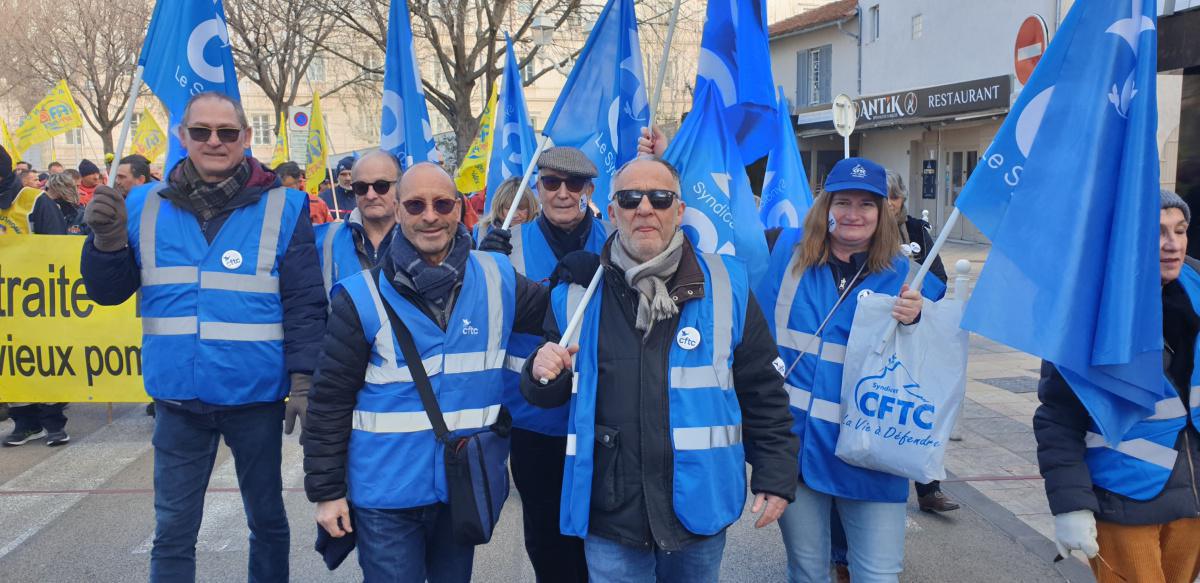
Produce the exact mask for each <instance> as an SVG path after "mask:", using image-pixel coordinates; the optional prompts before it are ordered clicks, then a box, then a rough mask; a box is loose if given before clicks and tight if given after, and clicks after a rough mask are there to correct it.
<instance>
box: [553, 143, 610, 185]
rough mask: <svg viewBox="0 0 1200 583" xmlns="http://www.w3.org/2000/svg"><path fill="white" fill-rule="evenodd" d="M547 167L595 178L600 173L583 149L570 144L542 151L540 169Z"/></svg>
mask: <svg viewBox="0 0 1200 583" xmlns="http://www.w3.org/2000/svg"><path fill="white" fill-rule="evenodd" d="M547 169H548V170H555V171H557V172H562V173H563V174H566V175H568V176H581V177H583V178H595V177H597V176H599V175H600V173H599V172H598V171H596V165H595V164H593V163H592V161H591V160H588V157H587V156H585V155H584V153H583V150H580V149H579V148H571V147H568V146H555V147H553V148H550V149H548V150H545V151H543V152H542V155H541V156H540V157H539V158H538V170H547Z"/></svg>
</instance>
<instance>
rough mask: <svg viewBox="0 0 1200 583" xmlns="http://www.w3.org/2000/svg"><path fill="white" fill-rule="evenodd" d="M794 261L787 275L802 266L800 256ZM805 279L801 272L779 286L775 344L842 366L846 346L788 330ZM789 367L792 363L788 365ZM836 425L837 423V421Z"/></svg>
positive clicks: (789, 266) (794, 256) (794, 254)
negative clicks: (801, 284)
mask: <svg viewBox="0 0 1200 583" xmlns="http://www.w3.org/2000/svg"><path fill="white" fill-rule="evenodd" d="M792 255H793V257H792V261H791V262H790V263H788V267H787V273H789V274H790V273H795V271H794V270H795V269H796V268H797V267H798V266H799V265H800V254H799V253H793V254H792ZM802 279H804V273H803V272H801V273H800V275H799V276H798V277H795V278H791V277H785V278H784V279H783V282H782V283H780V286H779V301H778V302H776V303H775V331H776V332H775V334H776V338H775V343H776V344H778V345H779V347H780V348H790V349H792V350H795V351H796V352H803V353H806V354H811V355H813V356H817V357H819V358H820V359H821V360H824V361H826V362H832V363H834V364H842V363H843V362H845V361H846V345H845V344H838V343H836V342H825V343H822V342H821V339H820V338H817V337H816V336H814V335H812V334H809V333H807V332H800V331H798V330H792V329H791V328H788V320H790V319H791V318H790V317H791V314H792V303H793V302H795V301H796V292H797V291H799V289H800V280H802ZM786 364H787V365H788V366H789V367H790V365H791V363H790V362H789V363H786ZM835 423H836V421H835Z"/></svg>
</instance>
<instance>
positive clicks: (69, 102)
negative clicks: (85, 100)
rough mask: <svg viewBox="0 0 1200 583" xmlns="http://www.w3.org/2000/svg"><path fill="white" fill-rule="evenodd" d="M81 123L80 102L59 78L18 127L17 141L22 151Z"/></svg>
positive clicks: (78, 126)
mask: <svg viewBox="0 0 1200 583" xmlns="http://www.w3.org/2000/svg"><path fill="white" fill-rule="evenodd" d="M80 127H83V116H82V115H80V113H79V106H77V105H75V99H73V98H72V97H71V90H70V89H68V88H67V82H66V81H59V82H58V84H57V85H55V86H54V89H51V90H50V94H49V95H47V96H46V97H45V98H43V99H42V100H41V101H39V102H38V104H37V105H35V106H34V107H33V109H32V110H31V111H30V112H29V114H28V115H26V116H25V117H23V118H21V124H20V125H19V126H18V127H17V135H16V138H17V139H16V145H17V149H19V150H21V151H22V152H24V151H26V150H28V149H29V148H30V146H33V145H35V144H40V143H42V142H44V141H46V140H49V139H50V138H53V137H54V136H57V135H60V134H65V133H67V132H68V131H70V130H73V129H75V128H80Z"/></svg>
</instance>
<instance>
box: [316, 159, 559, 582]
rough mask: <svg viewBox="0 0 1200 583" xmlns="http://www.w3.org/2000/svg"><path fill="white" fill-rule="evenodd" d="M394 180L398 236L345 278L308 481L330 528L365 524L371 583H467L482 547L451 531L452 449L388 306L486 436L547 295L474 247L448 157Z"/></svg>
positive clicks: (444, 398)
mask: <svg viewBox="0 0 1200 583" xmlns="http://www.w3.org/2000/svg"><path fill="white" fill-rule="evenodd" d="M361 163H362V162H360V164H361ZM355 170H356V172H358V173H357V174H356V180H359V179H361V178H362V177H364V176H366V172H365V170H366V169H365V168H364V169H361V170H360V169H359V168H358V167H357V166H356V167H355ZM396 188H397V189H398V194H399V203H400V207H399V210H398V211H397V212H396V221H397V223H399V226H400V233H399V234H398V235H397V236H396V237H395V238H394V239H393V240H392V243H391V245H390V246H389V247H388V249H387V253H386V254H385V255H384V256H383V257H382V258H381V259H380V262H379V265H378V266H376V267H375V268H373V269H372V270H370V271H362V272H359V273H358V274H357V275H354V276H350V277H346V278H344V279H342V280H341V281H339V282H338V283H337V284H336V285H335V289H334V293H333V300H332V302H333V309H332V311H331V312H330V315H329V327H328V332H327V334H326V337H325V345H324V350H323V353H322V356H321V362H320V364H319V368H320V370H321V374H320V375H319V378H318V381H317V383H316V386H315V387H314V388H313V392H312V395H311V397H310V404H309V409H308V417H307V419H306V421H307V425H305V426H304V436H303V440H302V441H303V443H304V469H305V472H306V476H305V481H304V487H305V492H306V493H307V494H308V498H309V500H311V501H313V502H316V503H317V516H316V519H317V523H318V524H319V525H320V526H321V528H323V529H324V530H325V531H326V532H328V533H329V535H330V536H331V537H334V538H341V537H343V536H345V535H346V533H348V532H353V533H354V536H355V539H356V543H357V547H358V559H359V564H360V566H361V567H362V571H363V577H364V578H365V579H366V580H367V581H376V580H378V581H404V582H423V581H425V580H426V579H428V580H429V581H439V582H446V583H455V582H462V583H466V582H467V581H469V580H470V579H471V561H472V556H473V555H474V547H473V546H470V545H464V544H462V543H459V542H457V541H456V540H455V538H454V536H453V528H452V525H451V521H450V512H449V504H450V503H451V501H450V499H449V495H448V493H447V491H446V485H445V479H444V476H443V475H440V474H439V473H440V472H443V471H444V468H443V464H442V463H441V462H440V461H437V460H440V459H442V453H443V451H442V449H441V448H442V446H441V445H439V442H438V441H437V438H436V437H435V436H434V433H433V431H432V430H431V428H430V424H429V419H428V417H427V414H426V413H425V408H424V406H423V405H422V401H421V398H420V394H419V392H418V389H417V387H416V384H415V380H414V378H415V377H414V376H413V369H412V367H413V366H415V365H416V364H415V363H411V362H408V361H407V360H406V359H405V358H404V350H403V349H402V348H400V347H399V344H398V340H396V339H395V337H394V330H393V329H392V327H391V324H390V317H389V314H388V313H387V310H388V309H391V310H393V311H394V312H395V314H396V316H397V318H398V319H399V321H401V322H403V323H404V325H405V327H406V328H408V329H409V330H410V331H411V334H412V339H413V343H414V344H415V349H416V351H417V352H418V353H420V354H421V357H422V366H423V367H424V368H425V371H426V373H427V374H428V377H429V381H430V383H431V384H432V386H433V387H435V388H436V391H437V399H438V406H439V408H440V409H441V410H442V413H443V416H444V417H445V419H446V423H447V426H448V427H449V429H450V430H451V431H455V430H460V431H466V432H478V431H480V430H484V429H486V428H489V427H492V426H494V425H497V424H504V423H506V422H507V418H508V414H507V412H506V410H505V409H504V408H503V406H502V404H501V402H502V398H503V383H502V382H501V375H503V374H504V358H503V355H504V347H505V345H506V344H507V341H508V338H509V336H510V334H511V333H512V332H524V333H537V332H539V331H540V330H541V322H542V319H543V318H544V317H545V313H546V307H547V300H548V296H549V292H548V291H547V290H546V288H544V287H543V286H541V285H538V284H537V283H535V282H532V281H530V280H529V279H527V278H525V277H523V276H521V275H520V274H518V273H516V272H514V271H513V268H512V265H511V264H510V263H509V261H508V260H507V259H506V258H504V257H502V256H499V255H496V254H493V253H483V252H478V251H472V250H471V235H470V233H469V232H468V230H467V228H466V227H465V226H464V225H463V224H462V223H461V222H460V220H459V217H460V214H461V212H462V204H463V201H462V198H461V197H460V196H459V195H458V191H457V189H456V188H455V186H454V181H453V179H451V178H450V175H448V174H447V173H446V172H445V170H443V169H442V168H441V167H440V166H438V165H437V164H433V163H429V162H422V163H419V164H415V165H413V166H412V167H411V168H409V169H408V170H407V171H406V172H405V173H404V175H403V176H402V177H401V178H400V182H399V184H398V185H397V187H396ZM385 306H387V307H386V308H385ZM351 504H353V508H354V515H353V518H351V516H350V507H351Z"/></svg>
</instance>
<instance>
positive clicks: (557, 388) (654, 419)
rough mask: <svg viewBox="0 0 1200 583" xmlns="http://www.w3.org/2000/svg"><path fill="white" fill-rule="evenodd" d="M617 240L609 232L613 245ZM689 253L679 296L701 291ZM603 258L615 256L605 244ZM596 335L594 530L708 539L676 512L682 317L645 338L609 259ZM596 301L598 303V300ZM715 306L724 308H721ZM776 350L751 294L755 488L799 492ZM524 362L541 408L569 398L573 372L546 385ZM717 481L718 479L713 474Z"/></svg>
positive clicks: (740, 378)
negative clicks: (675, 377)
mask: <svg viewBox="0 0 1200 583" xmlns="http://www.w3.org/2000/svg"><path fill="white" fill-rule="evenodd" d="M611 243H612V240H611V239H610V241H609V244H611ZM685 247H686V248H685V250H684V253H683V258H682V259H681V260H680V266H679V268H678V270H677V271H676V274H675V277H674V279H672V280H671V281H670V282H668V285H667V288H668V289H670V290H671V295H672V296H673V298H675V301H676V302H677V303H678V304H683V303H685V302H687V301H692V300H694V299H699V298H701V297H703V294H704V274H703V271H702V270H701V268H700V266H699V257H698V256H697V255H696V254H695V252H694V251H693V250H692V247H691V245H690V244H687V243H685ZM604 257H608V249H607V247H606V249H605V253H604ZM599 300H600V301H602V302H603V304H602V310H603V312H604V314H605V317H604V318H602V321H601V324H600V330H599V336H598V337H599V341H598V344H597V347H596V350H597V361H598V363H599V379H598V385H599V386H601V387H604V389H603V390H601V391H600V392H599V395H600V396H599V398H598V399H597V402H596V449H595V462H594V469H595V471H594V473H593V476H592V497H591V500H592V502H591V516H590V519H589V525H590V526H589V533H590V534H594V535H598V536H602V537H605V538H608V539H612V540H616V541H619V542H622V543H625V544H629V545H636V546H641V547H649V546H651V544H654V545H657V546H658V547H659V548H662V549H665V550H678V549H680V548H683V547H684V546H686V545H687V544H689V543H691V542H694V541H696V540H700V539H702V538H704V537H702V536H699V535H696V534H693V533H691V532H689V531H688V530H687V529H686V528H684V526H683V524H681V523H680V521H679V519H678V518H677V517H676V515H675V512H674V504H673V502H672V499H673V494H672V492H673V477H674V474H673V468H674V460H673V451H672V448H671V436H670V421H669V419H670V418H669V412H668V397H667V384H668V381H669V374H668V367H669V364H668V362H667V355H668V352H669V347H670V345H671V343H673V342H674V341H675V331H676V329H677V328H678V324H679V317H678V316H675V317H674V318H672V319H670V320H667V321H663V322H660V323H658V324H657V325H655V326H654V327H653V328H651V331H650V334H649V336H648V337H646V338H643V334H642V332H641V331H639V330H637V329H636V328H635V327H634V322H635V319H636V315H637V303H638V292H637V291H636V290H635V289H632V288H630V287H629V285H628V284H626V283H625V277H624V274H623V273H622V272H621V271H620V269H618V268H616V267H613V266H611V265H609V266H607V267H605V272H604V287H603V291H602V294H601V297H600V298H599ZM592 301H596V300H595V299H593V300H592ZM717 309H721V308H720V307H719V306H718V308H717ZM545 336H546V340H547V341H550V342H554V341H557V340H558V339H559V338H560V334H559V327H558V323H557V322H556V321H555V318H554V313H553V311H547V313H546V325H545ZM778 356H779V352H778V349H777V348H776V346H775V341H774V340H773V339H772V338H771V332H770V329H769V328H768V327H767V322H766V319H765V318H764V317H763V314H762V311H761V310H759V308H758V304H757V303H756V302H755V300H754V298H753V296H749V297H748V298H747V309H746V320H745V328H744V331H743V335H742V342H741V344H739V345H738V346H737V347H736V348H735V349H734V352H733V360H734V362H733V382H734V387H735V389H734V390H735V391H736V392H737V397H738V403H739V405H740V406H741V410H742V424H743V425H742V435H743V444H744V446H745V451H746V461H747V462H749V463H750V465H751V466H752V467H753V473H752V475H751V479H750V490H751V491H752V492H754V493H756V494H757V493H769V494H774V495H776V496H779V497H781V498H784V499H787V500H789V501H790V500H792V499H793V498H794V496H795V491H796V477H797V475H798V469H797V452H798V450H799V442H798V440H797V439H796V437H795V436H794V435H793V434H792V432H791V425H792V416H791V413H790V412H789V411H788V396H787V393H786V392H785V391H784V389H783V377H781V376H780V375H779V372H778V371H776V369H775V367H774V366H773V365H772V362H773V361H774V360H775V359H776V358H778ZM533 360H534V359H533V358H530V359H528V360H527V361H526V365H525V371H524V373H523V374H522V379H521V392H522V393H523V394H524V395H525V398H526V399H528V400H529V402H531V403H533V404H534V405H536V406H539V407H556V406H559V405H562V404H563V403H566V402H567V401H568V400H569V398H570V396H571V382H570V378H571V375H567V374H564V375H560V376H559V377H558V378H557V379H556V380H555V381H554V382H551V383H550V384H548V385H546V386H542V385H541V384H540V383H538V382H537V381H536V380H534V379H533V378H532V373H531V368H532V363H533ZM713 479H714V480H719V479H721V478H720V477H719V476H714V477H713Z"/></svg>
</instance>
